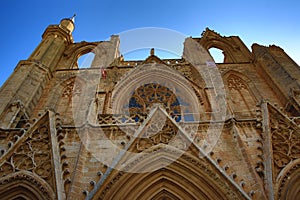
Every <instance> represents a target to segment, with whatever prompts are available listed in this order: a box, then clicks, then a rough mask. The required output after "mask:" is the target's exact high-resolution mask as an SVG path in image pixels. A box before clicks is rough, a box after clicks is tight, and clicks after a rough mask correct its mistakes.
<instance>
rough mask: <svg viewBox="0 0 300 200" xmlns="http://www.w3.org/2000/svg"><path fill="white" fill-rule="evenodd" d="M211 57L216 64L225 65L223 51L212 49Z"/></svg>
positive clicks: (210, 51)
mask: <svg viewBox="0 0 300 200" xmlns="http://www.w3.org/2000/svg"><path fill="white" fill-rule="evenodd" d="M208 51H209V53H210V55H211V57H212V58H213V59H214V61H215V63H224V62H225V55H224V52H223V50H221V49H218V48H215V47H212V48H210V49H209V50H208Z"/></svg>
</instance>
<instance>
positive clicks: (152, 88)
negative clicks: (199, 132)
mask: <svg viewBox="0 0 300 200" xmlns="http://www.w3.org/2000/svg"><path fill="white" fill-rule="evenodd" d="M179 102H180V99H179V97H178V96H176V95H175V94H174V93H173V92H172V91H171V90H170V89H169V88H167V87H165V86H162V85H159V84H157V83H149V84H145V85H143V86H141V87H139V88H138V89H137V90H136V91H135V92H134V93H133V95H132V96H131V98H130V100H129V105H128V107H129V112H130V114H147V113H148V112H149V110H148V108H151V106H152V105H153V104H155V103H160V104H161V105H163V106H164V107H165V109H166V111H167V112H168V113H169V114H170V115H171V117H172V118H174V119H175V120H176V122H179V121H181V105H180V103H179Z"/></svg>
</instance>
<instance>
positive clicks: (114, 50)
mask: <svg viewBox="0 0 300 200" xmlns="http://www.w3.org/2000/svg"><path fill="white" fill-rule="evenodd" d="M74 27H75V26H74V21H73V19H72V18H71V19H63V20H61V22H60V24H59V25H50V26H48V28H47V29H46V30H45V32H44V34H43V36H42V41H41V43H40V44H39V45H38V47H37V48H36V49H35V50H34V51H33V53H32V54H31V55H30V56H29V58H28V59H27V60H23V61H20V62H19V63H18V65H17V66H16V68H15V70H14V72H13V73H12V75H11V76H10V77H9V79H8V80H7V81H6V82H5V83H4V85H3V86H2V88H1V90H0V102H1V105H0V136H1V137H0V197H1V199H14V198H19V199H297V197H299V196H300V187H299V178H298V177H299V175H300V148H299V146H300V131H299V127H298V124H299V119H298V118H299V112H300V110H299V109H300V107H299V91H300V87H299V78H300V70H299V66H298V65H297V64H296V63H295V62H294V61H293V60H292V59H291V58H290V57H289V56H288V55H287V54H286V53H285V52H284V50H283V49H281V48H280V47H277V46H275V45H272V46H269V47H265V46H261V45H259V44H253V45H252V51H250V50H249V49H248V48H247V47H246V46H245V45H244V43H243V42H242V40H241V39H240V38H239V37H237V36H229V37H227V36H221V35H220V34H218V33H216V32H215V31H212V30H210V29H206V30H205V31H204V32H203V33H202V35H201V37H199V38H195V37H190V38H186V39H185V41H184V50H183V55H182V58H178V59H161V58H159V57H158V56H157V55H156V54H155V49H151V51H150V54H149V56H148V57H147V58H146V59H145V60H131V61H127V60H124V58H123V56H122V55H120V52H119V45H120V39H119V36H117V35H112V36H111V38H110V40H109V41H100V42H86V41H82V42H74V41H73V38H72V32H73V30H74ZM121 42H122V41H121ZM211 48H217V49H219V50H221V51H222V52H223V55H224V61H223V62H222V63H215V62H214V60H213V57H212V56H211V54H210V53H209V50H210V49H211ZM87 53H93V54H94V57H93V61H92V63H91V66H90V67H89V68H80V67H79V66H78V63H77V60H78V58H79V57H80V56H82V55H84V54H87Z"/></svg>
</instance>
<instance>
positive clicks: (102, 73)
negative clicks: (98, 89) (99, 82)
mask: <svg viewBox="0 0 300 200" xmlns="http://www.w3.org/2000/svg"><path fill="white" fill-rule="evenodd" d="M106 75H107V73H106V70H105V68H102V67H101V77H102V78H103V79H106Z"/></svg>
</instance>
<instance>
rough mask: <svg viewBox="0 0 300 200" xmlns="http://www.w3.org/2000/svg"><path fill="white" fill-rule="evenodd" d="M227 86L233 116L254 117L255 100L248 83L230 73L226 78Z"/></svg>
mask: <svg viewBox="0 0 300 200" xmlns="http://www.w3.org/2000/svg"><path fill="white" fill-rule="evenodd" d="M227 87H228V89H229V95H230V99H231V102H230V104H231V107H232V109H233V112H234V115H235V117H238V118H243V117H250V116H251V117H254V114H255V113H254V109H255V106H256V103H257V102H256V100H255V98H254V96H253V94H252V92H251V90H250V88H249V86H248V84H247V83H246V82H245V81H244V80H243V79H242V78H240V77H238V76H236V75H234V74H231V75H230V76H229V77H228V78H227Z"/></svg>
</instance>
